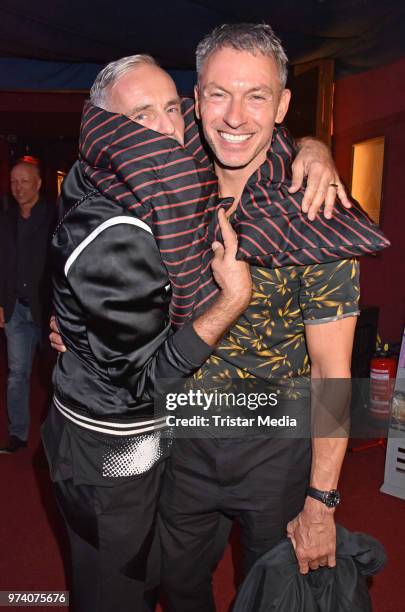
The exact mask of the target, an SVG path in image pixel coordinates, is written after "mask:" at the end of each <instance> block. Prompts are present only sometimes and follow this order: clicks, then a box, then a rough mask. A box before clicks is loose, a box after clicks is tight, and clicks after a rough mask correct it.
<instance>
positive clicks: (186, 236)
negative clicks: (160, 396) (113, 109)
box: [79, 100, 389, 326]
mask: <svg viewBox="0 0 405 612" xmlns="http://www.w3.org/2000/svg"><path fill="white" fill-rule="evenodd" d="M183 112H184V117H185V124H186V129H185V145H184V147H183V146H181V145H179V144H178V143H177V142H176V141H174V140H172V139H170V138H168V137H167V136H163V135H162V134H158V133H157V132H154V131H152V130H149V129H147V128H145V127H143V126H141V125H139V124H137V123H134V122H133V121H131V120H130V119H128V118H127V117H124V116H123V115H117V114H114V113H109V112H107V111H104V110H102V109H100V108H97V107H95V106H93V105H91V104H90V103H86V105H85V108H84V111H83V117H82V125H81V133H80V143H79V151H80V160H81V163H82V167H83V169H84V172H85V174H86V176H87V177H88V178H89V179H90V181H91V182H92V183H93V184H94V186H95V187H96V188H97V189H98V190H99V191H100V192H102V193H103V194H104V195H105V196H107V197H110V198H112V199H114V200H115V201H118V202H120V203H121V204H122V206H123V207H125V208H126V209H127V210H130V211H132V212H133V214H134V215H135V216H137V217H138V218H140V219H142V220H143V221H145V222H146V223H148V225H149V226H150V227H151V229H152V231H153V234H154V236H155V238H156V241H157V244H158V247H159V250H160V253H161V256H162V260H163V262H164V264H165V265H166V267H167V270H168V273H169V277H170V281H171V285H172V292H173V293H172V302H171V317H172V321H173V324H174V325H176V326H178V325H182V324H184V323H185V322H186V321H187V320H188V319H189V318H190V317H191V316H192V315H193V314H195V313H196V312H198V310H199V309H200V308H201V307H202V306H204V305H206V304H207V302H209V301H210V300H211V299H212V298H213V297H214V296H215V295H216V294H217V292H218V288H217V286H216V284H215V282H214V280H213V278H212V275H211V270H210V262H211V260H212V250H211V243H212V241H213V240H214V239H216V238H218V237H219V231H218V223H217V212H218V209H219V207H220V206H224V207H225V208H227V207H229V206H230V204H231V200H230V199H227V200H221V199H220V198H219V196H218V183H217V178H216V176H215V174H214V173H213V170H212V166H211V163H210V161H209V158H208V155H207V153H206V151H205V149H204V145H203V141H202V139H201V137H200V134H199V128H198V125H197V123H196V121H195V118H194V105H193V103H192V101H191V100H184V101H183ZM293 146H294V145H293V142H292V140H291V139H290V137H289V135H288V133H287V132H286V130H284V129H283V128H275V131H274V135H273V142H272V146H271V148H270V149H269V152H268V157H267V160H266V161H265V162H264V164H262V166H261V167H260V168H259V169H258V170H257V171H256V172H255V173H254V174H253V175H252V176H251V177H250V179H249V181H248V183H247V185H246V187H245V190H244V193H243V195H242V198H241V201H240V203H239V206H238V208H237V210H236V211H235V214H234V216H233V219H232V224H233V226H234V228H235V230H236V231H237V233H238V239H239V253H238V257H240V258H243V259H245V260H247V261H248V262H249V263H251V264H252V265H259V266H264V267H281V266H285V265H292V264H293V265H306V264H313V263H322V262H327V261H333V260H337V259H342V258H347V257H351V256H357V255H362V254H365V253H371V252H374V251H377V250H380V249H383V248H385V247H386V246H388V245H389V242H388V240H387V239H386V238H385V237H384V235H383V234H382V232H381V231H380V229H379V228H378V227H377V226H376V225H375V224H373V223H372V221H370V219H369V218H368V217H367V215H366V214H365V213H364V212H363V211H361V210H360V209H359V208H358V207H357V206H356V207H353V208H352V209H351V210H346V209H343V208H342V207H337V208H336V209H335V213H334V217H333V219H331V220H326V219H324V218H323V217H322V216H321V215H318V216H317V218H316V220H315V221H308V219H307V217H306V215H305V214H303V213H302V211H301V202H302V197H303V190H301V191H300V192H298V193H296V194H294V195H291V194H289V193H288V190H287V189H288V187H289V185H290V184H291V180H290V164H291V159H292V156H293Z"/></svg>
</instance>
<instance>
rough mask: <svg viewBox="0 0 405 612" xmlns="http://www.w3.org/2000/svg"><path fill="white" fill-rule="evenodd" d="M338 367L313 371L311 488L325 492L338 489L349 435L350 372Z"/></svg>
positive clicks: (314, 369)
mask: <svg viewBox="0 0 405 612" xmlns="http://www.w3.org/2000/svg"><path fill="white" fill-rule="evenodd" d="M335 365H337V366H338V367H337V368H336V369H334V368H333V369H331V370H327V371H322V368H317V367H316V366H314V367H313V368H312V380H311V387H312V392H311V411H312V465H311V476H310V485H311V486H312V487H315V488H316V489H320V490H322V491H327V490H330V489H335V488H337V486H338V481H339V475H340V471H341V469H342V464H343V460H344V456H345V453H346V449H347V443H348V435H349V415H350V398H351V380H350V370H349V368H348V367H343V365H342V367H339V364H335Z"/></svg>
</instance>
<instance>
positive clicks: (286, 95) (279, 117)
mask: <svg viewBox="0 0 405 612" xmlns="http://www.w3.org/2000/svg"><path fill="white" fill-rule="evenodd" d="M290 100H291V91H290V90H289V89H283V91H282V92H281V97H280V102H279V103H278V109H277V113H276V119H275V122H276V123H281V122H282V121H283V119H284V117H285V116H286V114H287V111H288V106H289V104H290Z"/></svg>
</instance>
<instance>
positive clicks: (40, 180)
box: [38, 176, 42, 191]
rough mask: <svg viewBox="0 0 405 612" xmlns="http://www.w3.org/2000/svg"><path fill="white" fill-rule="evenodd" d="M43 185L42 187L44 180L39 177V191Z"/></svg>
mask: <svg viewBox="0 0 405 612" xmlns="http://www.w3.org/2000/svg"><path fill="white" fill-rule="evenodd" d="M41 185H42V179H41V177H40V176H39V177H38V191H39V190H40V189H41Z"/></svg>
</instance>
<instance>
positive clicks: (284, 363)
mask: <svg viewBox="0 0 405 612" xmlns="http://www.w3.org/2000/svg"><path fill="white" fill-rule="evenodd" d="M197 71H198V84H197V86H196V89H195V97H196V112H197V115H198V117H199V118H200V119H201V123H202V128H203V132H204V136H205V138H206V140H207V142H208V143H209V145H210V147H211V150H212V153H213V156H214V166H215V172H216V175H217V177H218V181H219V191H220V195H221V196H222V197H232V198H234V203H233V205H232V206H231V207H230V209H229V211H228V214H232V213H233V212H237V211H238V207H241V208H242V209H244V210H245V209H246V206H247V204H249V203H250V204H251V205H252V206H253V207H254V208H255V207H256V208H257V206H258V204H257V203H256V202H257V201H260V198H262V199H264V201H266V200H265V199H266V189H268V188H269V187H271V186H272V185H273V184H276V185H278V184H281V183H282V182H283V180H284V166H283V165H282V164H281V165H280V166H277V164H276V163H275V160H274V158H272V155H271V150H270V149H269V147H270V144H271V140H272V136H273V129H274V124H275V122H280V121H282V120H283V118H284V116H285V114H286V112H287V110H288V104H289V101H290V95H291V94H290V92H289V91H288V90H287V89H285V83H286V77H287V58H286V55H285V52H284V50H283V48H282V46H281V43H280V41H279V39H278V38H277V37H276V36H275V34H274V32H273V31H272V29H271V28H270V26H268V25H264V24H231V25H224V26H221V27H219V28H216V29H215V30H214V31H213V32H211V33H210V34H209V35H207V36H206V37H205V38H204V39H203V40H202V41H201V43H200V44H199V45H198V47H197ZM331 183H333V184H329V183H327V184H326V185H325V184H324V185H323V187H324V188H325V190H326V193H327V194H328V197H331V196H333V197H334V195H335V190H336V184H335V181H332V182H331ZM273 189H274V190H275V191H273V193H274V194H275V192H276V191H277V187H275V188H273ZM278 194H279V195H278V196H277V198H276V197H275V199H274V203H273V207H272V208H269V209H268V211H269V210H271V211H272V214H273V215H274V222H273V225H274V224H275V225H277V224H278V223H280V219H282V218H283V214H286V212H285V211H286V210H287V208H288V206H289V204H290V203H291V199H290V196H289V195H288V192H286V190H283V189H281V195H280V192H278ZM268 198H270V196H268ZM272 202H273V200H271V199H270V202H269V206H271V204H272ZM267 214H269V213H267ZM294 214H296V213H294ZM269 218H270V219H271V217H269ZM276 231H277V230H276ZM290 231H292V230H291V226H290ZM251 273H252V280H253V287H254V288H253V297H252V301H251V303H250V305H249V307H248V308H247V309H246V311H245V312H244V313H243V315H242V317H240V319H239V320H238V322H237V323H236V324H235V326H234V327H233V328H232V329H231V331H230V333H229V335H227V336H225V337H224V338H223V339H222V341H221V342H220V343H219V346H218V348H217V350H216V351H215V353H214V356H213V357H211V358H210V359H208V361H207V362H206V363H205V365H204V366H203V367H202V368H201V370H200V372H199V373H198V378H199V379H201V380H202V381H207V385H208V387H209V386H210V384H211V386H212V385H215V382H217V383H218V382H220V381H224V380H228V381H229V383H231V381H232V379H236V380H237V379H238V378H256V379H258V380H259V381H260V380H261V381H262V384H263V385H265V384H266V381H267V380H268V379H271V378H273V379H274V378H286V379H288V380H292V381H294V379H299V378H300V377H307V378H308V377H312V378H313V379H317V378H323V379H327V378H344V379H345V378H350V360H351V351H352V343H353V336H354V329H355V324H356V316H357V314H358V299H359V281H358V263H357V262H356V261H355V260H349V259H346V260H345V259H341V260H340V261H334V262H333V261H332V262H330V263H325V264H315V265H302V266H285V267H280V268H278V269H264V268H261V267H258V266H251ZM331 346H333V347H334V350H333V353H332V352H331V351H330V347H331ZM244 434H245V432H242V431H241V435H240V438H235V437H233V438H232V437H228V438H221V437H219V435H217V434H216V433H215V428H214V430H213V431H211V435H210V436H205V437H204V438H189V439H187V438H183V437H181V438H179V439H177V440H176V443H175V444H174V446H173V449H172V453H171V457H170V459H169V467H168V470H167V472H166V475H165V480H164V485H163V491H162V495H161V504H160V517H161V525H160V533H161V541H162V546H163V572H162V574H163V581H164V583H165V586H166V592H167V596H168V601H169V609H170V611H171V612H189V611H190V610H192V611H193V612H212V611H213V610H215V604H214V600H213V596H212V591H211V578H212V577H211V571H212V567H213V564H214V562H215V560H216V552H215V551H216V547H215V542H216V538H217V533H218V526H219V525H220V521H221V520H222V519H221V516H223V515H226V516H228V517H230V518H231V519H234V520H237V521H238V522H239V524H240V526H241V532H242V546H243V570H244V573H245V574H246V573H247V572H248V571H249V569H250V568H251V567H252V565H253V564H254V562H255V561H256V560H257V559H258V558H259V557H260V556H261V555H262V554H263V553H265V552H266V551H267V550H269V549H270V548H272V547H273V546H274V545H275V544H276V543H277V542H279V541H280V540H281V539H282V538H283V537H285V536H286V535H287V532H288V535H289V536H290V538H291V540H292V542H293V544H294V547H295V550H296V554H297V558H298V563H299V566H300V570H301V572H303V573H306V572H308V571H309V569H316V568H318V567H319V566H320V565H329V566H333V565H335V544H336V538H335V524H334V511H335V506H336V505H337V503H338V501H339V495H338V493H337V492H336V491H335V489H336V487H337V484H338V478H339V473H340V469H341V465H342V461H343V457H344V454H345V450H346V445H347V440H346V438H345V437H343V436H342V437H340V438H336V439H329V438H314V439H313V440H312V453H311V440H309V439H299V438H295V439H288V438H285V437H284V438H266V437H258V438H252V437H249V435H244ZM311 454H312V458H311ZM309 485H310V487H309ZM322 500H323V501H322Z"/></svg>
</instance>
